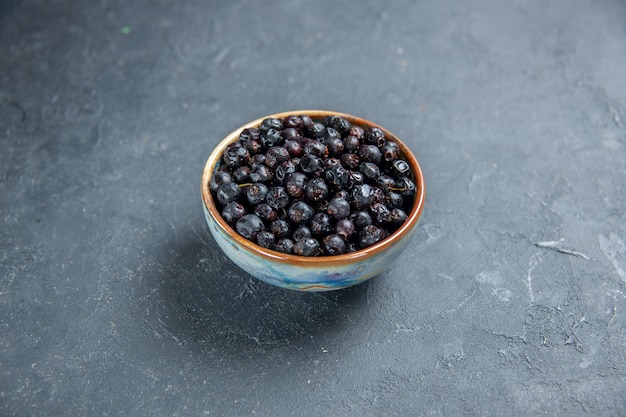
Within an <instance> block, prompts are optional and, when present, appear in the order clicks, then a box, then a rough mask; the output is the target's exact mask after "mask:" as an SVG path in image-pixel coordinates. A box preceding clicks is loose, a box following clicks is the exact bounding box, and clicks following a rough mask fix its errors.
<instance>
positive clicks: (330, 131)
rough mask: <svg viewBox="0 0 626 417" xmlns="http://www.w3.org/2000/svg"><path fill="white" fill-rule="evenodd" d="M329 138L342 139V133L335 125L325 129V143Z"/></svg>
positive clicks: (323, 136) (323, 137) (323, 138)
mask: <svg viewBox="0 0 626 417" xmlns="http://www.w3.org/2000/svg"><path fill="white" fill-rule="evenodd" d="M329 139H339V140H341V133H339V131H338V130H336V129H335V128H333V127H327V128H326V130H324V134H323V135H322V140H323V142H324V143H326V141H327V140H329Z"/></svg>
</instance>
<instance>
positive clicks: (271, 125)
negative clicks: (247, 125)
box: [259, 117, 283, 133]
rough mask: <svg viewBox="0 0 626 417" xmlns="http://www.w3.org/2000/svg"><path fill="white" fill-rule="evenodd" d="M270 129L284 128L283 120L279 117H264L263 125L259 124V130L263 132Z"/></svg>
mask: <svg viewBox="0 0 626 417" xmlns="http://www.w3.org/2000/svg"><path fill="white" fill-rule="evenodd" d="M270 129H274V130H278V131H280V130H282V129H283V122H282V121H281V120H279V119H274V118H272V117H269V118H267V119H264V120H263V121H262V122H261V126H259V130H260V131H261V133H263V132H268V131H269V130H270Z"/></svg>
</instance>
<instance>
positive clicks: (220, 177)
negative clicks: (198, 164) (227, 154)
mask: <svg viewBox="0 0 626 417" xmlns="http://www.w3.org/2000/svg"><path fill="white" fill-rule="evenodd" d="M232 181H233V179H232V177H231V176H230V174H229V173H228V172H226V171H217V172H215V173H214V174H213V176H212V177H211V180H210V181H209V189H210V190H211V191H213V192H214V193H215V192H217V189H218V188H219V187H220V185H222V184H224V183H227V182H232Z"/></svg>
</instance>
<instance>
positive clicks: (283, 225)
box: [270, 219, 291, 238]
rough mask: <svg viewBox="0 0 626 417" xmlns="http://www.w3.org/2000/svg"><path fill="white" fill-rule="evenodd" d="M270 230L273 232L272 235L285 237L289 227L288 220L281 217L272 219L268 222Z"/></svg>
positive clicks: (289, 229)
mask: <svg viewBox="0 0 626 417" xmlns="http://www.w3.org/2000/svg"><path fill="white" fill-rule="evenodd" d="M270 231H271V232H272V233H274V235H275V236H276V237H278V238H281V237H287V236H288V235H289V232H290V231H291V228H290V227H289V222H287V221H286V220H283V219H277V220H274V221H273V222H272V223H271V224H270Z"/></svg>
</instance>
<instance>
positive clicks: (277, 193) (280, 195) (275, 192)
mask: <svg viewBox="0 0 626 417" xmlns="http://www.w3.org/2000/svg"><path fill="white" fill-rule="evenodd" d="M265 200H266V201H267V204H269V205H270V207H272V208H273V209H276V210H279V209H281V208H283V207H286V206H287V205H288V204H289V195H288V194H287V191H286V190H285V188H284V187H272V188H270V189H269V191H268V192H267V195H266V196H265Z"/></svg>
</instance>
